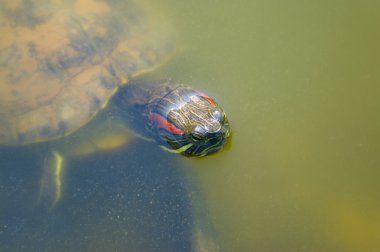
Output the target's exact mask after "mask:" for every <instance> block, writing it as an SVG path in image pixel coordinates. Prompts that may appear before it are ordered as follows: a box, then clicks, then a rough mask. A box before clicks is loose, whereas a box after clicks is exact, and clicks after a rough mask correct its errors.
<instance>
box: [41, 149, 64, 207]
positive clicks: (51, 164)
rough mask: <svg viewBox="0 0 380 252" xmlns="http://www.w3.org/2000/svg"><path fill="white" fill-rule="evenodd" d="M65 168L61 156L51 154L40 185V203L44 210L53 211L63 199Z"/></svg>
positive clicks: (48, 156)
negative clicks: (63, 173) (63, 172)
mask: <svg viewBox="0 0 380 252" xmlns="http://www.w3.org/2000/svg"><path fill="white" fill-rule="evenodd" d="M63 168H64V166H63V157H62V156H61V154H59V153H58V152H56V151H52V152H50V153H49V154H48V155H47V157H46V158H45V161H44V165H43V169H42V176H41V183H40V193H39V202H40V205H41V206H42V207H43V208H46V209H48V210H52V209H53V208H54V207H55V206H56V205H57V204H58V202H59V200H60V199H61V196H62V171H63Z"/></svg>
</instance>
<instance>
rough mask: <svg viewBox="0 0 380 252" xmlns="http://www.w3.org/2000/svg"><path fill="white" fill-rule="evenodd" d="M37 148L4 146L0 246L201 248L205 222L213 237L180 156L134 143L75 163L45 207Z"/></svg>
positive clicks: (0, 153)
mask: <svg viewBox="0 0 380 252" xmlns="http://www.w3.org/2000/svg"><path fill="white" fill-rule="evenodd" d="M32 152H33V151H30V150H27V149H0V202H1V205H0V250H1V251H3V250H5V251H8V250H9V251H18V250H22V249H26V250H30V251H37V250H39V251H41V250H46V251H194V250H197V249H194V248H195V247H202V246H203V245H199V244H198V245H194V243H195V242H197V241H194V239H195V238H194V237H196V236H197V235H198V234H199V232H198V231H197V230H196V229H198V228H199V227H198V226H197V225H198V224H197V223H200V222H202V226H203V227H201V228H200V229H204V230H206V231H204V230H203V231H202V230H201V233H202V232H204V233H207V236H208V235H209V236H208V237H206V239H209V238H211V239H214V237H212V236H214V235H213V234H212V228H210V227H211V224H210V223H208V221H209V219H208V218H207V215H206V214H205V213H206V212H207V210H206V208H205V205H204V204H203V203H202V200H201V197H200V193H199V191H198V190H197V187H196V179H195V178H194V177H192V176H191V175H189V173H188V170H187V169H191V168H190V167H184V164H183V163H181V159H182V157H179V156H175V155H172V154H169V153H166V152H163V151H162V150H160V149H159V148H157V146H155V145H152V144H151V143H147V142H144V141H136V142H135V143H134V144H133V145H131V146H128V147H127V148H124V149H123V150H120V151H117V152H112V153H101V154H98V155H96V156H92V157H88V158H82V159H76V160H70V161H68V162H67V163H66V166H67V168H68V169H67V173H66V174H65V175H64V188H63V191H64V194H63V197H62V200H61V201H60V203H59V204H58V205H57V206H56V207H55V208H54V209H52V210H51V211H46V209H42V208H41V207H40V206H41V203H39V202H38V188H39V183H40V176H41V170H42V168H41V166H42V165H41V164H42V162H43V158H42V155H40V156H39V155H33V153H32ZM210 230H211V231H210ZM196 233H198V234H196ZM198 241H199V239H198ZM213 242H214V241H212V242H211V243H213ZM201 243H203V242H201ZM206 243H207V242H206Z"/></svg>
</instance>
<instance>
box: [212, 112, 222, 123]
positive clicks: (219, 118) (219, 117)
mask: <svg viewBox="0 0 380 252" xmlns="http://www.w3.org/2000/svg"><path fill="white" fill-rule="evenodd" d="M212 117H213V118H214V119H215V120H217V121H219V122H221V121H223V119H224V116H223V114H222V113H221V112H220V111H219V110H216V111H214V112H213V113H212Z"/></svg>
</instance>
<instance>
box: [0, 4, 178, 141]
mask: <svg viewBox="0 0 380 252" xmlns="http://www.w3.org/2000/svg"><path fill="white" fill-rule="evenodd" d="M1 2H2V3H1V5H2V6H1V8H0V34H1V36H0V144H1V145H19V144H28V143H34V142H41V141H46V140H51V139H55V138H59V137H62V136H65V135H67V134H69V133H71V132H73V131H75V130H77V129H78V128H80V127H81V126H83V125H85V124H86V123H87V122H88V121H89V120H90V119H91V118H93V117H94V116H95V114H96V113H97V112H98V111H99V110H100V109H101V108H103V107H105V105H106V104H107V102H108V101H109V99H110V98H111V97H112V95H113V94H114V93H115V92H116V91H117V90H118V87H119V86H120V85H124V84H126V83H127V80H129V79H131V78H133V77H135V76H137V75H139V74H141V73H143V72H146V71H149V70H152V69H153V68H154V67H156V66H157V65H158V64H159V63H161V62H162V61H163V59H164V58H165V56H167V55H168V53H169V52H170V51H171V50H172V44H171V39H170V29H169V28H170V27H169V25H167V23H166V22H165V18H164V17H163V16H160V14H158V13H156V11H153V10H152V11H150V10H148V8H147V7H146V6H145V5H143V4H142V3H141V1H132V0H126V1H125V0H124V1H111V0H110V1H106V0H104V1H102V0H29V1H25V0H2V1H1ZM137 2H138V3H137Z"/></svg>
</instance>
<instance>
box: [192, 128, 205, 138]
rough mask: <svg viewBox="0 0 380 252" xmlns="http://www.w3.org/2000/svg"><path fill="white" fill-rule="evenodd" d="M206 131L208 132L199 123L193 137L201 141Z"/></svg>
mask: <svg viewBox="0 0 380 252" xmlns="http://www.w3.org/2000/svg"><path fill="white" fill-rule="evenodd" d="M205 133H206V131H205V129H204V128H203V127H201V126H199V125H198V126H196V127H195V128H194V132H193V133H192V134H191V138H192V139H193V140H194V141H201V140H202V139H203V136H204V135H205Z"/></svg>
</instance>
